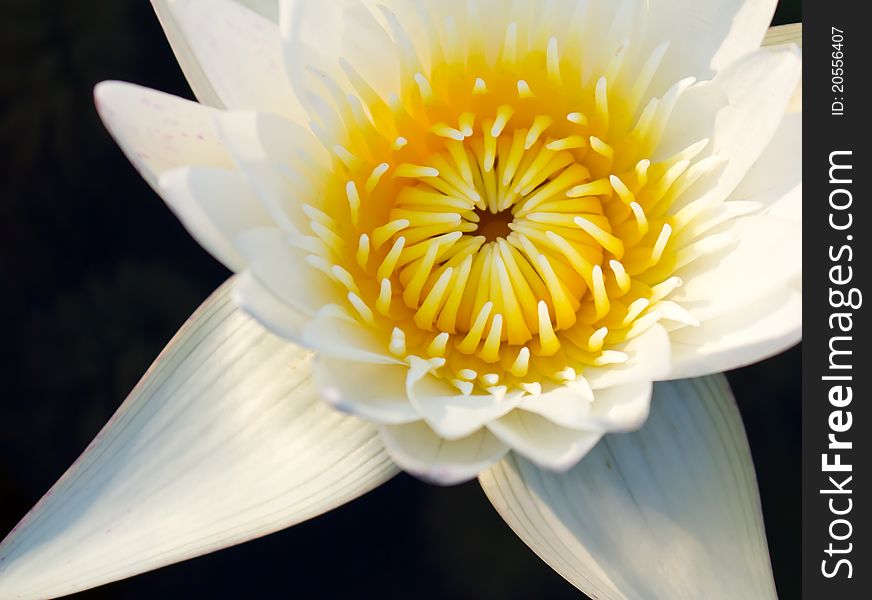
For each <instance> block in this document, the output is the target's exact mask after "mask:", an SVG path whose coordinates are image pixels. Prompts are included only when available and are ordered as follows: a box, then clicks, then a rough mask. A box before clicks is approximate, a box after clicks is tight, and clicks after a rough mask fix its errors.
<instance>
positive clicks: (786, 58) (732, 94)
mask: <svg viewBox="0 0 872 600" xmlns="http://www.w3.org/2000/svg"><path fill="white" fill-rule="evenodd" d="M801 74H802V58H801V56H800V54H799V52H798V51H797V50H796V49H794V48H785V49H778V50H774V49H761V50H758V51H757V52H755V53H753V54H751V55H749V56H747V57H745V58H743V59H742V60H740V61H738V62H737V63H735V64H733V65H731V66H730V67H729V68H727V69H725V70H723V71H721V72H720V73H718V75H717V77H715V79H714V83H715V84H716V85H717V86H718V87H720V88H721V89H723V90H724V92H725V94H726V97H727V101H728V106H727V108H724V109H723V110H722V111H721V112H720V113H718V116H717V119H716V122H715V128H714V132H713V134H712V148H713V153H714V154H717V155H721V156H727V157H729V159H730V160H729V162H728V163H727V165H726V167H725V169H724V172H723V174H722V176H721V178H720V180H719V182H718V187H719V189H722V190H725V191H727V192H729V191H731V190H732V189H734V188H735V186H736V185H737V184H738V183H739V181H741V179H742V177H744V175H745V174H746V173H747V172H748V169H749V168H750V167H751V165H753V164H754V162H755V161H756V160H757V158H758V157H759V156H760V154H761V153H762V152H763V150H764V149H765V148H766V146H767V145H768V144H769V142H770V141H771V139H772V136H773V135H775V132H776V130H777V129H778V126H779V124H780V123H781V117H782V115H784V113H785V111H786V109H787V107H788V104H789V102H790V99H791V97H792V96H793V92H794V90H795V89H796V86H797V84H798V83H799V81H800V77H801Z"/></svg>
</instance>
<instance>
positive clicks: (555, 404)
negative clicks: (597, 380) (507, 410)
mask: <svg viewBox="0 0 872 600" xmlns="http://www.w3.org/2000/svg"><path fill="white" fill-rule="evenodd" d="M661 377H662V375H661ZM651 386H652V384H651V382H650V381H637V382H633V383H626V384H623V385H616V386H612V387H608V388H604V389H601V390H596V391H595V392H594V391H593V390H592V389H590V386H589V385H585V381H584V379H583V378H579V379H578V380H576V381H573V382H571V383H569V384H566V385H564V386H561V387H559V388H557V389H555V390H551V391H548V392H544V393H542V394H537V395H527V396H524V398H523V399H522V400H521V403H520V405H519V408H522V409H523V410H526V411H528V412H532V413H536V414H537V415H541V416H543V417H545V418H546V419H548V420H549V421H551V422H553V423H555V424H557V425H560V426H562V427H568V428H570V429H579V430H583V431H584V430H587V431H597V430H599V431H630V430H633V429H637V428H638V427H640V426H641V425H642V423H644V422H645V419H646V418H647V417H648V411H649V408H650V405H651Z"/></svg>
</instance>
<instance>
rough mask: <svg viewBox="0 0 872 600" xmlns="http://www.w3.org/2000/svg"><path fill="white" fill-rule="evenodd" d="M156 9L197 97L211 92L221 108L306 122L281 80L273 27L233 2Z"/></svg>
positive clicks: (192, 1) (182, 1) (198, 0)
mask: <svg viewBox="0 0 872 600" xmlns="http://www.w3.org/2000/svg"><path fill="white" fill-rule="evenodd" d="M154 4H155V9H156V10H157V12H158V15H159V16H163V17H164V18H163V19H162V22H163V23H165V31H166V33H167V37H168V38H169V40H170V44H171V45H172V46H173V49H174V51H175V52H176V56H177V58H178V59H179V63H180V64H181V65H182V68H183V70H184V71H185V74H186V75H188V74H189V73H190V74H191V75H192V76H193V78H194V80H193V81H191V87H192V88H194V91H195V93H197V91H198V90H197V88H205V89H206V90H209V92H211V91H214V94H215V95H216V96H217V98H218V100H219V101H220V105H219V106H222V107H226V108H230V109H251V110H262V111H271V112H276V113H278V114H281V115H284V116H286V117H288V118H290V119H292V120H300V122H304V121H303V120H302V119H303V112H302V110H301V108H300V106H299V103H298V102H297V100H296V96H295V95H294V93H293V90H292V89H291V86H290V83H289V82H288V79H287V76H286V74H285V68H284V56H283V51H282V42H281V36H280V35H279V30H278V26H277V25H276V23H274V22H272V21H270V20H269V19H267V18H266V17H263V16H261V15H260V14H258V13H257V12H255V11H253V10H251V9H249V8H247V7H246V6H244V5H243V4H241V3H239V2H234V1H231V0H169V1H164V2H155V3H154ZM200 77H205V80H206V81H205V82H201V81H200V80H199V79H198V78H200ZM207 86H208V87H207ZM209 92H207V93H209Z"/></svg>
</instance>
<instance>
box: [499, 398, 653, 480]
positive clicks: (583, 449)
mask: <svg viewBox="0 0 872 600" xmlns="http://www.w3.org/2000/svg"><path fill="white" fill-rule="evenodd" d="M649 385H650V384H649ZM487 428H488V429H489V430H490V431H491V433H493V434H494V435H495V436H497V437H498V438H499V439H501V440H502V441H503V442H504V443H505V444H507V445H508V446H509V447H510V448H511V449H512V450H514V451H515V452H517V453H518V454H520V455H522V456H524V457H526V458H528V459H529V460H531V461H533V462H534V463H536V464H537V465H539V466H541V467H543V468H545V469H549V470H553V471H565V470H566V469H569V468H570V467H572V466H573V465H575V463H577V462H578V461H579V459H581V457H583V456H584V455H585V454H587V453H588V452H589V451H590V449H591V448H593V447H594V446H595V445H596V443H597V442H598V441H599V440H600V438H601V437H602V436H603V433H604V432H603V431H602V430H601V429H595V430H592V431H579V430H577V429H569V428H568V427H561V426H560V425H557V424H556V423H554V422H552V421H549V420H548V419H546V418H544V417H541V416H539V415H537V414H536V413H531V412H527V411H525V410H513V411H512V412H510V413H509V414H507V415H506V416H505V417H503V418H501V419H497V420H496V421H491V422H490V423H488V424H487Z"/></svg>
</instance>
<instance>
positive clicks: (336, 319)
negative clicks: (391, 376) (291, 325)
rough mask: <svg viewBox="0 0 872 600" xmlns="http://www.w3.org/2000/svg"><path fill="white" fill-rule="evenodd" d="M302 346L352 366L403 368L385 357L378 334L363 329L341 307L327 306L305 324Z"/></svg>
mask: <svg viewBox="0 0 872 600" xmlns="http://www.w3.org/2000/svg"><path fill="white" fill-rule="evenodd" d="M302 343H303V345H305V346H306V347H307V348H312V349H313V350H317V351H318V352H320V353H321V354H325V355H327V356H332V357H334V358H341V359H342V360H348V361H352V362H364V363H375V364H385V365H392V364H404V363H402V361H400V360H399V359H397V358H395V357H393V356H391V355H389V354H387V352H388V342H387V341H386V340H385V339H383V337H381V332H378V333H377V332H376V331H374V330H373V329H372V328H369V327H366V326H364V325H362V324H361V323H360V321H358V320H357V319H355V318H354V317H352V316H351V315H349V314H348V312H347V311H346V310H345V309H343V308H342V307H340V306H338V305H336V304H331V305H328V306H325V307H324V308H322V309H321V310H319V311H318V312H317V314H316V315H315V317H314V318H313V319H311V320H309V322H308V323H306V326H305V327H304V328H303V332H302Z"/></svg>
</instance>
